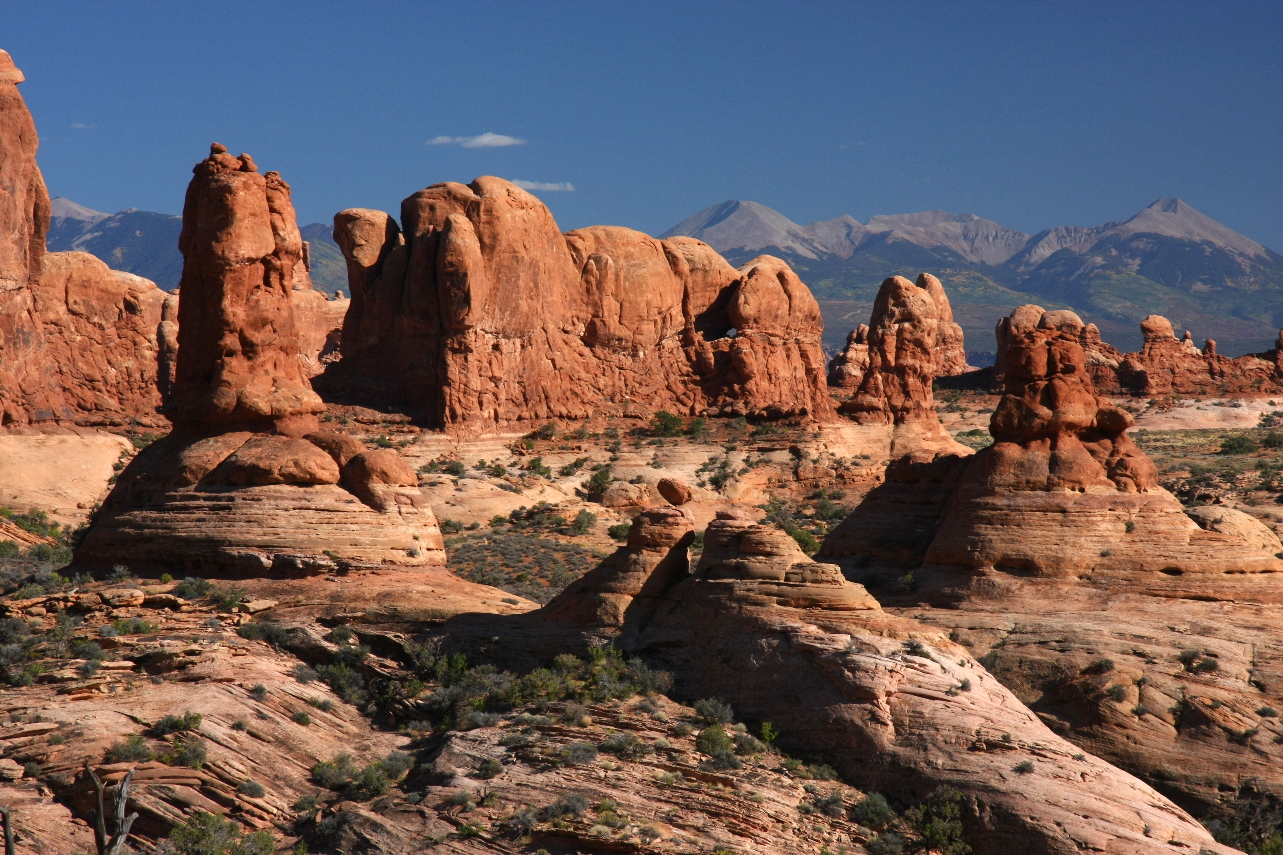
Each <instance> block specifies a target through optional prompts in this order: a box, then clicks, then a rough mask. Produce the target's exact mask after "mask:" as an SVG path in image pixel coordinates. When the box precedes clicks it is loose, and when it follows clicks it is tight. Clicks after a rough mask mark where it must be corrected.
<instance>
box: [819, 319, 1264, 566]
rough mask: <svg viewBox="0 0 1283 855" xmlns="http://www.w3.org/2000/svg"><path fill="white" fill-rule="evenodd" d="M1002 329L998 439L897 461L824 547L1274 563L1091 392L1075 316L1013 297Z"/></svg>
mask: <svg viewBox="0 0 1283 855" xmlns="http://www.w3.org/2000/svg"><path fill="white" fill-rule="evenodd" d="M1007 331H1008V341H1007V343H1006V344H1007V346H1006V353H1005V365H1004V371H1005V377H1006V394H1004V396H1003V398H1002V400H1001V401H1000V403H999V405H998V407H997V409H996V410H995V411H994V414H993V416H992V418H991V420H990V432H991V433H992V434H993V437H994V444H993V445H992V446H990V447H988V448H986V449H983V450H982V451H980V452H978V453H977V454H975V455H974V456H973V457H971V458H969V459H965V460H964V459H960V458H958V457H954V456H943V457H939V458H934V459H933V458H932V456H931V455H928V454H919V455H915V456H913V457H906V458H903V459H900V460H898V461H896V462H894V463H893V464H892V465H891V466H889V467H888V469H887V480H886V483H885V484H883V485H882V486H881V487H878V488H877V489H875V490H873V491H872V492H871V493H870V494H869V495H868V496H867V497H866V498H865V500H864V502H862V503H861V505H860V506H859V507H858V508H857V509H856V510H855V511H854V512H853V513H852V514H851V515H850V516H849V517H848V518H847V519H846V520H845V521H843V522H842V523H841V524H840V525H839V526H838V527H837V528H836V529H835V530H834V531H833V532H832V533H831V534H830V535H829V537H828V538H827V539H826V540H825V542H824V545H823V546H822V547H821V550H820V554H821V555H824V556H828V557H830V558H832V559H836V560H840V561H842V562H843V564H844V565H845V566H847V567H849V568H850V569H852V570H853V571H855V572H860V571H862V570H863V571H867V569H868V568H871V567H878V566H881V567H884V568H898V569H901V570H902V569H904V568H910V569H912V568H914V567H917V566H919V565H921V566H923V567H924V568H927V569H935V570H943V571H949V572H952V571H958V570H962V571H966V572H968V573H979V574H984V573H989V572H994V571H999V572H1007V573H1012V574H1017V575H1035V576H1075V575H1082V574H1090V573H1094V572H1106V573H1107V572H1129V571H1162V572H1165V573H1169V574H1179V573H1245V572H1246V573H1255V572H1273V571H1278V570H1283V561H1280V560H1279V559H1278V558H1277V557H1276V555H1275V554H1276V553H1278V552H1280V551H1283V548H1281V547H1280V546H1279V543H1278V539H1277V538H1276V537H1275V536H1274V535H1273V534H1272V533H1271V532H1270V531H1269V530H1268V529H1266V528H1265V527H1264V526H1263V525H1261V524H1260V523H1258V522H1256V521H1254V520H1252V519H1251V518H1250V517H1248V516H1247V515H1246V514H1242V513H1241V512H1237V511H1233V510H1230V509H1223V510H1220V511H1219V513H1218V516H1217V518H1216V522H1215V524H1213V523H1212V522H1210V521H1209V520H1205V519H1201V518H1200V519H1197V520H1196V519H1194V518H1191V516H1189V515H1187V514H1186V513H1185V512H1184V510H1183V509H1182V507H1181V505H1180V503H1179V502H1178V501H1177V500H1176V499H1175V498H1174V497H1173V496H1172V495H1171V494H1170V493H1168V492H1167V491H1165V490H1163V489H1162V488H1160V487H1159V486H1158V479H1157V473H1156V471H1155V469H1154V465H1153V463H1152V462H1151V461H1150V460H1149V458H1148V457H1146V456H1145V454H1144V453H1143V452H1142V451H1141V450H1140V449H1139V448H1137V447H1136V446H1135V444H1134V443H1132V441H1131V440H1130V439H1129V438H1128V437H1127V435H1126V431H1127V429H1128V428H1129V427H1130V426H1131V424H1132V421H1131V417H1130V416H1129V415H1128V414H1127V413H1125V412H1123V411H1122V410H1119V409H1117V408H1115V407H1113V406H1111V405H1109V404H1107V403H1106V402H1104V401H1102V400H1101V399H1100V398H1098V397H1097V396H1096V393H1095V389H1094V387H1093V385H1092V381H1091V377H1090V375H1089V374H1088V372H1087V363H1086V356H1085V354H1084V352H1083V347H1082V344H1081V340H1082V336H1083V331H1084V327H1083V323H1082V321H1081V320H1080V319H1079V318H1078V316H1077V315H1075V314H1073V313H1072V312H1068V311H1056V312H1045V311H1043V310H1042V309H1040V308H1039V307H1037V306H1022V307H1021V308H1019V309H1017V310H1015V311H1014V312H1013V313H1012V315H1011V316H1010V318H1008V319H1007ZM896 520H900V521H901V522H900V523H899V524H896V523H895V521H896ZM904 520H909V521H911V522H910V524H909V525H905V524H904V523H903V521H904ZM1227 520H1229V522H1226V521H1227ZM1245 532H1247V533H1248V534H1245ZM1249 534H1250V536H1248V535H1249ZM943 578H944V579H949V578H950V576H949V573H948V572H946V575H945V576H944V577H943ZM953 583H954V584H957V583H958V581H957V580H956V579H954V582H953Z"/></svg>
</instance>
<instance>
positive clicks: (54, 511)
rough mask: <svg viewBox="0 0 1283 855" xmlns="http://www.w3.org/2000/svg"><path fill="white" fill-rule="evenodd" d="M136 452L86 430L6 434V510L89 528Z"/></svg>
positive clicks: (2, 455)
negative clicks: (31, 512) (93, 512)
mask: <svg viewBox="0 0 1283 855" xmlns="http://www.w3.org/2000/svg"><path fill="white" fill-rule="evenodd" d="M130 451H131V448H130V445H129V442H128V441H127V440H125V439H122V438H121V437H119V436H116V435H114V434H110V433H105V432H100V431H90V430H87V429H83V428H74V429H57V430H55V431H52V432H51V431H48V430H45V429H40V430H37V429H36V428H32V427H28V428H25V429H21V430H14V431H10V432H5V433H0V505H6V506H8V507H11V508H17V509H28V508H36V509H39V510H42V511H44V512H46V513H47V514H49V516H50V518H51V519H54V520H56V521H57V522H59V523H62V524H67V523H73V524H77V523H80V522H83V521H84V519H85V518H86V517H87V516H88V515H89V511H90V509H91V508H93V507H94V506H95V505H98V504H101V503H102V500H103V499H105V498H106V497H107V492H108V490H109V489H110V488H109V487H108V480H109V479H110V478H111V477H112V475H113V474H115V472H114V470H115V467H116V466H119V465H120V463H119V461H120V460H121V458H122V457H128V455H129V453H130ZM73 527H74V525H73ZM4 539H5V538H0V540H4Z"/></svg>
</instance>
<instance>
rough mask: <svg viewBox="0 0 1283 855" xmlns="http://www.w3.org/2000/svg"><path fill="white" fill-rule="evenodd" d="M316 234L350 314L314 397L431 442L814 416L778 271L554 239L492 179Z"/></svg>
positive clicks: (625, 243) (618, 242)
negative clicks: (336, 400) (394, 419)
mask: <svg viewBox="0 0 1283 855" xmlns="http://www.w3.org/2000/svg"><path fill="white" fill-rule="evenodd" d="M401 214H402V217H401V220H402V226H403V230H402V228H401V227H398V225H397V223H396V222H395V221H394V220H393V219H392V218H391V217H389V216H388V215H387V214H384V213H382V212H379V211H370V210H366V209H350V210H346V211H342V212H340V213H339V214H338V215H336V216H335V220H334V238H335V241H336V242H337V243H338V244H339V246H340V248H341V249H342V250H343V253H344V256H345V258H346V259H347V265H348V282H349V285H350V286H351V294H352V298H351V305H350V309H349V310H348V313H347V317H346V319H345V321H344V325H343V332H342V343H341V354H342V358H341V360H339V361H338V362H336V363H334V364H333V365H331V366H329V367H328V368H327V370H326V372H325V374H324V375H323V378H322V381H323V388H324V389H325V390H327V391H330V392H342V393H344V394H345V395H347V396H348V397H349V398H352V399H354V400H359V401H360V402H362V403H368V404H388V403H395V404H398V405H403V406H409V407H411V408H413V409H416V410H418V411H420V412H422V413H423V415H424V417H425V419H426V421H427V422H428V423H429V424H431V425H434V426H438V427H444V426H459V425H467V426H483V427H484V426H493V425H499V424H505V423H511V422H517V421H522V420H529V419H548V418H569V419H578V418H585V417H587V416H590V415H594V414H597V413H600V412H602V411H603V409H606V410H611V409H616V410H619V411H620V412H625V411H635V410H637V409H638V408H640V409H642V410H648V411H654V410H658V409H669V410H672V411H675V412H679V413H686V414H692V415H694V414H724V415H736V416H740V415H745V416H767V417H787V416H800V417H807V418H810V419H825V418H828V417H830V416H831V413H832V406H831V405H830V403H829V400H828V396H827V391H826V389H825V385H824V375H823V372H824V365H823V354H822V351H821V348H820V334H821V332H822V328H823V327H822V321H821V318H820V312H819V307H818V305H817V304H816V302H815V299H814V298H813V297H812V296H811V294H810V292H809V290H807V288H806V286H805V285H803V284H802V282H801V281H800V280H799V279H798V278H797V276H796V275H794V274H793V272H792V271H791V270H790V269H789V268H788V266H787V265H785V264H784V263H783V262H781V261H779V260H778V259H772V258H769V257H767V256H763V257H760V258H757V259H754V260H753V261H750V262H749V263H748V264H746V265H744V266H743V267H742V268H740V269H739V270H736V269H735V268H733V267H731V266H730V265H729V264H727V263H726V261H725V260H724V259H723V258H722V257H721V256H719V255H718V254H717V253H716V252H714V251H713V250H712V249H711V248H709V247H708V246H707V245H706V244H703V243H701V242H699V241H696V240H692V239H690V238H677V239H673V240H666V241H660V240H655V239H654V238H651V237H648V236H647V235H644V234H642V233H640V232H635V231H632V230H630V229H623V228H613V227H593V228H587V229H580V230H578V231H574V232H570V233H568V234H562V233H561V232H560V231H559V230H558V228H557V224H556V222H555V221H554V220H553V218H552V214H551V213H550V212H549V211H548V209H547V207H545V206H544V205H543V203H541V202H540V201H539V200H538V199H536V198H535V197H534V196H532V195H530V194H529V193H527V192H526V191H524V190H521V189H520V188H518V187H516V186H515V185H513V184H511V183H509V182H507V181H504V180H502V179H499V178H493V177H483V178H478V179H477V180H476V181H474V182H473V183H472V184H471V185H467V186H465V185H462V184H455V183H446V184H435V185H432V186H431V187H428V188H426V189H424V190H421V191H419V192H418V193H415V194H414V195H413V196H411V197H409V198H408V199H406V200H405V202H404V203H403V204H402V211H401Z"/></svg>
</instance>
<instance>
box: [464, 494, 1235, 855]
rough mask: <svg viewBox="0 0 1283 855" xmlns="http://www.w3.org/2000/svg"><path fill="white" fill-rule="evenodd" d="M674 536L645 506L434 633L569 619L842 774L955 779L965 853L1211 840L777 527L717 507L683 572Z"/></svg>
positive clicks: (911, 784)
mask: <svg viewBox="0 0 1283 855" xmlns="http://www.w3.org/2000/svg"><path fill="white" fill-rule="evenodd" d="M689 536H690V521H689V519H688V518H686V515H685V511H684V510H683V509H681V508H665V509H662V510H657V511H648V512H646V513H645V514H643V515H642V516H641V517H639V518H638V519H637V520H636V521H635V522H634V526H633V529H632V531H631V533H630V537H629V542H628V544H627V545H626V546H624V547H623V548H621V549H620V550H619V551H618V552H617V553H616V554H615V555H614V556H612V557H611V558H608V559H607V560H606V561H605V562H603V564H602V565H601V566H600V567H598V568H597V569H595V570H593V571H592V572H590V573H589V574H588V575H586V576H584V577H583V578H582V579H581V580H580V581H579V582H577V583H575V584H574V585H572V586H571V587H569V588H567V589H566V590H565V591H564V592H563V593H562V594H561V595H560V596H559V597H558V598H557V599H555V600H554V601H553V602H551V603H549V605H547V606H545V607H544V608H543V609H541V610H539V611H536V612H530V613H527V614H525V615H518V616H512V617H488V618H485V619H484V620H483V619H482V616H476V615H474V616H468V615H464V616H460V618H457V619H455V620H454V621H451V622H448V623H447V624H446V625H445V626H444V627H443V629H444V632H445V635H446V638H445V643H446V644H447V645H448V646H449V647H450V648H456V647H457V648H458V649H467V650H469V651H471V653H470V656H471V655H478V654H479V655H480V656H481V657H482V658H483V659H493V660H494V661H495V662H496V664H503V665H505V666H509V667H518V668H521V667H530V666H532V665H534V664H537V663H538V662H539V661H540V660H541V659H542V660H544V661H546V660H549V659H551V657H552V655H553V654H554V652H556V651H559V650H562V651H564V650H565V649H567V647H568V646H571V645H572V644H573V642H572V639H574V637H575V635H574V633H575V629H576V627H577V628H578V631H579V632H580V633H581V635H580V640H579V643H578V645H576V646H577V647H579V648H580V649H587V648H588V647H590V646H591V645H592V644H593V643H597V644H600V643H601V642H603V641H612V642H614V643H615V644H616V645H617V646H618V647H619V648H621V649H622V650H624V651H625V652H627V653H629V654H638V655H641V656H643V657H645V658H646V659H647V660H648V661H650V662H652V663H655V664H659V665H662V667H664V668H666V669H668V670H670V671H671V672H672V673H673V675H674V677H675V679H676V689H677V690H678V692H679V693H680V694H683V695H686V696H690V697H716V698H720V699H722V700H724V701H727V702H729V703H730V705H731V706H732V707H733V708H734V710H735V711H736V712H737V713H738V714H739V715H740V716H742V717H743V718H745V719H746V720H748V721H751V722H763V721H770V722H772V723H773V724H774V725H775V726H776V727H777V728H779V730H780V731H781V732H782V733H784V734H785V737H784V738H783V742H784V747H786V748H787V749H788V750H789V751H790V752H797V753H801V754H802V755H803V756H815V757H817V758H819V757H822V758H823V760H824V762H826V763H830V764H832V765H833V766H834V767H836V768H837V770H838V771H839V772H840V773H842V776H843V777H844V779H845V780H846V781H847V782H848V783H850V784H852V785H854V786H857V787H860V788H863V789H872V790H877V791H879V792H883V793H886V794H887V795H888V796H891V797H893V798H895V799H899V800H903V801H905V802H910V803H911V802H914V801H920V800H921V799H923V798H925V797H926V796H927V795H929V794H930V793H931V792H933V791H935V790H936V789H938V788H939V787H941V786H942V785H947V786H950V787H953V788H956V789H957V790H958V791H959V792H960V793H961V794H962V804H963V809H962V816H961V820H962V822H963V824H964V825H965V826H966V830H967V836H968V840H969V841H970V843H971V844H972V845H973V846H974V847H975V851H976V852H978V853H998V852H1004V851H1038V852H1048V853H1066V855H1067V853H1072V852H1078V851H1080V845H1081V844H1083V843H1086V844H1088V845H1090V846H1091V847H1092V848H1094V849H1098V850H1100V851H1117V852H1124V851H1125V852H1135V853H1144V852H1155V853H1157V852H1160V851H1167V847H1168V846H1169V845H1170V842H1171V841H1173V840H1174V841H1178V842H1179V843H1180V844H1182V845H1184V846H1190V847H1194V848H1195V849H1197V848H1199V847H1206V848H1208V849H1209V850H1210V851H1226V850H1222V849H1218V848H1217V845H1216V844H1214V843H1213V842H1212V841H1211V837H1210V835H1209V834H1208V833H1207V832H1206V831H1205V830H1204V829H1203V828H1202V827H1201V826H1200V825H1199V824H1198V823H1196V822H1194V821H1193V820H1192V819H1191V818H1190V817H1189V816H1187V815H1186V814H1184V813H1183V812H1182V811H1180V810H1179V809H1178V808H1176V807H1175V806H1174V805H1172V804H1171V803H1170V802H1168V801H1167V800H1166V799H1164V798H1163V797H1162V796H1161V795H1159V794H1158V793H1156V792H1155V791H1154V790H1152V789H1150V788H1149V787H1148V786H1146V785H1145V784H1143V783H1141V782H1140V781H1138V780H1136V779H1134V778H1131V777H1130V776H1128V775H1126V774H1124V773H1122V772H1120V771H1119V770H1117V769H1115V768H1113V767H1112V766H1109V765H1108V764H1107V763H1104V762H1103V761H1100V760H1098V759H1096V758H1094V757H1090V756H1088V755H1085V754H1083V753H1082V752H1081V751H1080V749H1078V748H1077V747H1076V746H1073V745H1071V744H1070V743H1068V742H1066V741H1064V740H1062V739H1061V738H1059V737H1057V736H1055V735H1054V734H1052V733H1051V731H1049V730H1048V729H1047V728H1046V726H1045V725H1043V724H1042V723H1041V722H1040V721H1039V720H1038V718H1037V717H1036V716H1035V715H1034V714H1033V713H1032V712H1030V711H1029V710H1028V709H1026V708H1025V707H1024V706H1023V705H1022V704H1020V702H1019V701H1017V700H1016V698H1015V697H1014V696H1013V695H1012V694H1011V692H1010V691H1008V690H1007V689H1005V688H1003V687H1002V686H1001V685H1000V684H999V683H998V682H997V681H996V680H994V679H993V678H992V677H991V676H990V675H989V674H987V673H986V672H985V670H984V669H983V668H982V667H981V666H980V665H979V664H978V663H977V662H976V661H975V660H974V659H972V658H971V657H970V656H969V655H968V654H967V653H966V652H965V651H964V650H963V648H962V647H961V646H959V645H957V644H955V643H953V642H951V641H950V640H948V639H947V638H946V637H945V636H944V634H943V633H940V632H938V631H932V630H929V629H927V628H926V627H924V626H923V625H921V624H918V623H916V622H914V621H912V620H909V619H904V618H896V617H893V616H891V615H889V614H887V613H885V612H884V611H883V610H882V609H881V608H880V607H879V605H878V603H877V602H876V601H875V600H874V599H873V598H872V597H870V596H869V595H868V593H867V592H866V591H865V590H864V589H863V588H862V587H860V586H859V585H855V584H853V583H851V582H849V581H847V580H846V579H845V578H843V575H842V572H841V570H840V569H839V568H838V567H837V566H836V565H833V564H821V563H816V562H814V561H812V560H811V559H809V558H807V557H806V555H805V554H803V552H802V551H801V549H799V548H798V545H797V544H796V542H794V541H793V539H792V538H791V537H790V536H789V535H787V534H786V533H784V532H783V531H780V530H778V529H776V528H774V527H771V526H763V525H759V524H756V523H753V522H751V521H750V520H748V519H745V518H743V516H742V515H741V514H740V513H739V512H725V513H722V514H721V515H720V516H719V519H718V520H716V521H714V522H713V523H711V524H710V525H709V527H708V530H707V532H706V533H705V540H704V543H705V546H704V551H703V553H702V555H701V558H700V561H699V563H698V565H697V566H696V567H695V569H694V571H693V572H689V573H688V572H686V558H685V556H686V545H687V544H688V543H689V542H690V537H689ZM572 649H573V648H572ZM945 758H947V760H946V759H945ZM1025 761H1027V762H1025ZM1017 767H1018V768H1017ZM1013 770H1014V771H1013ZM1085 782H1090V783H1091V786H1084V783H1085Z"/></svg>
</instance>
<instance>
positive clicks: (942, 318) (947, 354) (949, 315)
mask: <svg viewBox="0 0 1283 855" xmlns="http://www.w3.org/2000/svg"><path fill="white" fill-rule="evenodd" d="M965 370H967V361H966V353H965V351H964V350H963V343H962V328H961V327H960V326H958V325H957V324H956V323H954V321H953V310H952V308H950V306H949V298H948V297H947V296H946V295H945V293H944V288H943V286H941V284H940V280H939V279H936V278H935V277H934V276H932V275H930V274H928V273H923V274H921V275H920V276H919V277H918V281H917V282H916V283H913V282H910V281H909V280H908V279H905V278H904V277H902V276H893V277H892V278H890V279H888V280H886V281H885V282H883V283H882V287H881V288H880V289H879V290H878V296H877V300H876V301H875V302H874V304H873V315H872V317H871V318H870V319H869V325H868V326H867V327H865V326H863V325H862V326H861V327H860V328H859V329H857V330H856V331H855V332H853V333H852V334H851V336H850V337H848V340H847V347H846V350H844V351H843V352H842V353H840V354H838V356H836V357H835V358H834V359H833V361H832V363H830V365H829V378H830V379H829V382H830V384H831V385H833V386H834V387H835V388H838V389H842V390H853V391H852V392H851V393H850V395H851V396H850V397H849V398H848V399H847V400H845V401H844V402H843V403H842V404H841V406H840V407H839V411H840V412H842V413H845V414H847V415H849V416H851V417H852V418H853V419H855V420H856V421H857V422H860V423H862V424H885V425H894V426H895V428H896V438H895V440H894V441H893V444H892V448H893V452H895V453H899V454H903V453H906V452H908V451H910V450H913V449H915V448H933V449H937V450H938V449H951V450H958V449H960V448H961V447H960V446H958V445H957V444H956V443H954V442H953V440H952V439H951V438H950V437H949V435H948V434H947V433H945V431H944V428H943V427H941V425H940V421H939V419H938V418H937V416H936V411H935V396H934V394H933V393H932V384H933V383H934V381H935V379H936V378H937V377H941V376H946V375H953V374H960V373H962V372H963V371H965ZM857 378H858V379H857Z"/></svg>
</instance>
